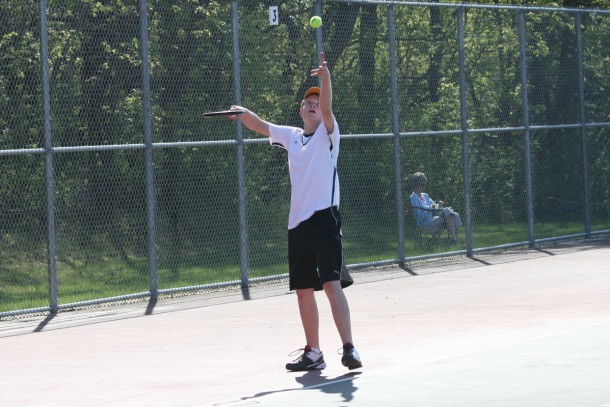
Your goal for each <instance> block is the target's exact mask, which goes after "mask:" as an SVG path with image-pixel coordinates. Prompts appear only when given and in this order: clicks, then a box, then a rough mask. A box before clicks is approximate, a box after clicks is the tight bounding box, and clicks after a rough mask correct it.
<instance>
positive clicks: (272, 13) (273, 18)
mask: <svg viewBox="0 0 610 407" xmlns="http://www.w3.org/2000/svg"><path fill="white" fill-rule="evenodd" d="M279 19H280V17H279V15H278V11H277V6H269V25H278V23H279Z"/></svg>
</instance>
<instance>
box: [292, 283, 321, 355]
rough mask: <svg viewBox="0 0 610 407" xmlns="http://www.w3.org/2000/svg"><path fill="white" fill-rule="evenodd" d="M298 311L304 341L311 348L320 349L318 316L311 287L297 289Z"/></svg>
mask: <svg viewBox="0 0 610 407" xmlns="http://www.w3.org/2000/svg"><path fill="white" fill-rule="evenodd" d="M296 292H297V299H298V302H299V313H300V314H301V323H302V324H303V330H304V331H305V341H307V345H309V346H311V347H312V348H317V349H320V334H319V329H320V316H319V314H318V304H317V303H316V297H315V295H314V289H313V288H306V289H297V290H296Z"/></svg>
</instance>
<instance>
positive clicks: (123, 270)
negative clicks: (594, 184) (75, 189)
mask: <svg viewBox="0 0 610 407" xmlns="http://www.w3.org/2000/svg"><path fill="white" fill-rule="evenodd" d="M395 229H396V228H395V225H393V224H392V223H391V222H385V223H384V222H378V223H375V224H374V225H367V226H366V227H362V228H361V229H357V230H350V229H347V230H344V234H345V241H344V243H345V255H346V261H347V262H348V264H360V263H370V262H377V261H383V260H391V259H395V258H397V236H396V234H397V232H396V230H395ZM606 229H608V224H607V222H606V221H605V220H599V221H596V222H595V224H594V225H593V230H606ZM535 231H536V238H545V237H552V236H563V235H570V234H578V233H583V231H584V230H583V226H582V224H580V223H578V222H561V223H557V222H556V223H550V222H546V223H542V222H537V223H536V224H535ZM472 232H473V235H472V242H473V246H474V248H480V247H490V246H497V245H503V244H508V243H514V242H523V241H527V235H528V233H527V224H525V223H508V224H501V225H497V224H481V223H477V224H476V225H473V230H472ZM407 233H408V231H407ZM277 240H278V242H277V243H269V242H266V243H264V244H261V246H260V247H255V248H251V249H250V256H251V264H250V278H255V277H263V276H273V275H279V274H284V273H287V261H286V258H287V254H286V253H287V244H286V242H285V236H281V238H280V237H277ZM405 242H406V247H405V251H406V256H407V257H412V256H418V255H425V254H430V253H441V252H447V251H456V250H462V249H465V245H464V228H461V234H460V243H459V244H455V245H453V244H448V243H446V241H440V242H439V243H437V244H435V245H433V246H431V247H422V246H418V245H416V244H415V241H414V239H413V237H412V236H410V235H407V236H406V237H405ZM253 245H254V243H253ZM59 250H61V248H59ZM31 253H32V252H31V251H29V252H27V253H19V252H16V251H13V252H11V253H2V254H3V256H2V257H3V258H4V259H5V261H4V262H3V263H2V264H1V265H0V312H6V311H12V310H20V309H28V308H38V307H46V306H48V305H49V304H48V296H49V288H48V287H49V283H48V273H47V263H46V259H44V257H39V258H36V257H35V256H33V255H32V254H31ZM6 259H9V260H6ZM83 259H86V260H83ZM83 259H80V260H75V259H74V258H71V259H66V258H60V259H58V263H57V271H58V272H57V279H58V290H59V299H58V300H59V303H60V304H67V303H73V302H79V301H88V300H94V299H99V298H107V297H114V296H120V295H125V294H131V293H137V292H145V291H148V290H149V289H150V287H149V272H148V261H147V259H145V258H141V257H129V258H120V257H119V256H112V255H108V256H106V257H104V256H101V255H99V254H97V255H96V256H91V255H90V256H83ZM189 261H190V264H189ZM183 263H184V264H180V265H179V266H176V267H173V268H167V267H161V268H160V269H159V272H158V284H159V286H158V288H159V289H167V288H180V287H187V286H198V285H205V284H213V283H221V282H226V281H234V280H237V281H238V280H240V278H241V276H240V265H239V264H237V261H232V260H225V263H224V264H203V261H201V260H196V259H191V260H188V259H186V260H185V261H184V262H183Z"/></svg>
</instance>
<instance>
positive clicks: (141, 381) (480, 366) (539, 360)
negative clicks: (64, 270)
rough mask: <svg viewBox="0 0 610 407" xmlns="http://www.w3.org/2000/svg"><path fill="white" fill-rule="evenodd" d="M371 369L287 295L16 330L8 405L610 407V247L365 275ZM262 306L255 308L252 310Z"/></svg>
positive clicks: (354, 295)
mask: <svg viewBox="0 0 610 407" xmlns="http://www.w3.org/2000/svg"><path fill="white" fill-rule="evenodd" d="M354 279H355V280H356V284H354V285H353V286H352V287H350V288H348V289H347V290H346V294H347V296H348V299H349V301H350V307H351V310H352V322H353V330H354V340H355V345H356V348H357V349H358V351H359V352H360V354H361V356H362V359H363V363H364V367H363V368H362V369H358V370H355V371H352V372H349V371H347V369H345V368H344V367H343V366H341V362H340V355H339V354H338V353H337V352H336V350H337V349H338V348H340V346H341V343H340V341H339V338H338V335H337V333H336V331H335V328H334V325H333V323H332V318H331V315H330V310H329V307H328V303H327V301H326V298H324V296H323V294H321V293H320V295H319V296H318V297H317V298H318V305H319V307H320V314H321V315H320V317H321V318H320V319H321V321H320V324H321V332H320V336H321V345H322V350H323V351H324V355H325V359H326V363H327V365H328V367H327V369H325V370H323V371H321V372H320V371H316V372H306V373H303V372H301V373H291V372H286V371H285V370H284V365H285V363H286V362H287V361H289V360H290V359H291V358H289V357H288V353H290V352H291V351H293V350H295V349H298V348H300V347H303V345H304V343H303V335H302V330H301V326H300V322H299V320H298V311H297V304H296V298H295V296H294V294H290V293H288V291H287V288H286V284H285V283H281V284H270V285H267V286H261V287H253V288H251V289H249V290H243V291H239V290H238V291H225V292H217V293H210V294H205V295H199V296H187V297H181V298H175V299H167V300H159V301H158V302H157V303H154V304H153V303H138V304H129V305H123V306H116V307H104V308H97V309H93V310H83V311H74V312H66V313H60V314H59V315H57V316H55V317H44V316H42V317H32V318H23V319H15V320H9V321H0V406H3V407H5V406H6V407H12V406H20V407H21V406H45V407H50V406H62V407H66V406H87V407H95V406H130V407H131V406H185V407H190V406H194V407H195V406H265V407H268V406H278V407H279V406H282V407H286V406H289V407H300V406H307V407H311V406H426V407H430V406H520V407H522V406H536V407H540V406H553V407H557V406H595V407H601V406H606V407H610V239H607V238H606V239H597V240H592V241H586V242H577V243H574V242H571V243H559V244H556V245H553V246H548V247H543V248H538V249H514V250H511V251H509V252H505V253H500V254H482V255H477V256H475V258H473V259H465V258H460V259H456V260H453V261H447V262H435V263H428V264H420V265H414V266H410V267H408V268H405V269H401V268H393V269H392V268H386V269H381V270H374V271H366V272H358V273H354ZM244 298H246V299H247V300H244Z"/></svg>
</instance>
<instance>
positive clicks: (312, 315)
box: [228, 52, 362, 371]
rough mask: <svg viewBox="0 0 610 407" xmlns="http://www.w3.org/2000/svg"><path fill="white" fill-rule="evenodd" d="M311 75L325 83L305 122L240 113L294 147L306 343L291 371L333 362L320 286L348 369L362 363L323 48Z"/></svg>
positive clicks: (310, 98) (293, 266)
mask: <svg viewBox="0 0 610 407" xmlns="http://www.w3.org/2000/svg"><path fill="white" fill-rule="evenodd" d="M311 76H313V77H318V78H320V80H321V86H320V87H319V88H318V87H312V88H309V89H308V90H307V91H306V92H305V94H304V95H303V100H302V102H301V108H300V110H299V114H300V116H301V118H302V120H303V128H298V127H291V126H279V125H275V124H272V123H269V122H266V121H264V120H262V119H260V118H259V117H258V116H257V115H256V114H255V113H253V112H251V111H250V110H248V109H245V108H243V107H241V106H232V107H231V108H232V109H235V108H239V109H244V110H245V113H243V114H241V115H235V116H228V117H229V118H230V119H232V120H236V119H241V120H242V122H243V124H244V125H245V126H246V127H247V128H249V129H250V130H252V131H255V132H258V133H260V134H263V135H265V136H267V137H269V141H270V143H271V145H272V146H278V147H281V148H283V149H285V150H286V151H287V152H288V166H289V169H290V183H291V196H290V214H289V219H288V263H289V276H290V290H294V291H296V294H297V299H298V305H299V313H300V317H301V323H302V324H303V330H304V331H305V341H306V345H305V347H304V348H302V349H299V350H297V351H295V352H293V353H291V356H292V355H295V354H297V353H298V354H300V356H299V357H298V358H297V359H295V360H294V361H292V362H290V363H288V364H286V369H287V370H290V371H305V370H319V369H324V368H325V367H326V363H325V362H324V356H323V354H322V351H321V350H320V338H319V314H318V306H317V303H316V298H315V291H320V290H324V292H325V294H326V296H327V297H328V300H329V302H330V306H331V310H332V315H333V319H334V321H335V325H336V327H337V330H338V332H339V336H340V337H341V340H342V343H343V350H342V358H341V362H342V364H343V365H344V366H346V367H347V368H348V369H350V370H351V369H357V368H360V367H362V362H361V360H360V356H359V354H358V352H357V351H356V349H355V348H354V345H353V340H352V327H351V319H350V310H349V305H348V302H347V299H346V297H345V294H344V293H343V289H342V288H341V284H340V281H339V275H340V270H341V266H342V262H343V258H342V257H343V256H342V243H341V216H340V214H339V177H338V174H337V157H338V155H339V126H338V124H337V121H336V119H335V115H334V114H333V110H332V96H333V93H332V84H331V79H330V71H329V69H328V66H327V62H326V61H325V60H324V53H323V52H322V53H320V66H319V67H318V68H317V69H312V70H311Z"/></svg>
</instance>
